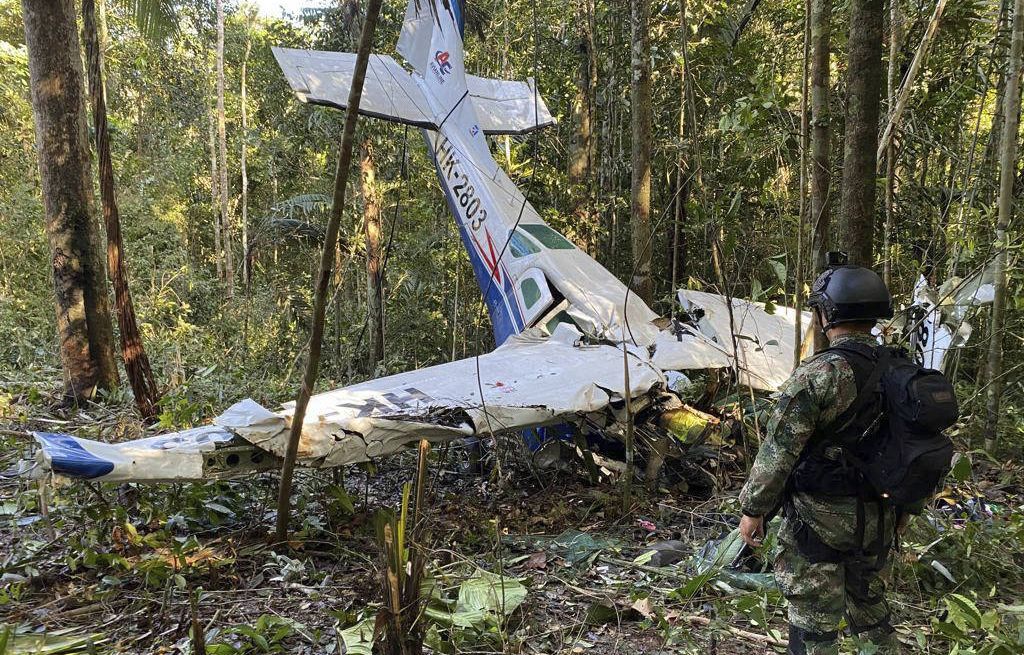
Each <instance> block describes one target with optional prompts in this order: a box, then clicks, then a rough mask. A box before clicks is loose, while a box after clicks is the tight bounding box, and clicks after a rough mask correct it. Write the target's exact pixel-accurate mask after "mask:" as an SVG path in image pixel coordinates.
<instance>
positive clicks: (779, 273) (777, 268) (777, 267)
mask: <svg viewBox="0 0 1024 655" xmlns="http://www.w3.org/2000/svg"><path fill="white" fill-rule="evenodd" d="M768 265H769V266H771V267H772V270H773V271H774V272H775V277H777V278H778V279H779V284H781V285H785V284H786V265H785V264H783V263H782V262H780V261H779V260H777V259H769V260H768Z"/></svg>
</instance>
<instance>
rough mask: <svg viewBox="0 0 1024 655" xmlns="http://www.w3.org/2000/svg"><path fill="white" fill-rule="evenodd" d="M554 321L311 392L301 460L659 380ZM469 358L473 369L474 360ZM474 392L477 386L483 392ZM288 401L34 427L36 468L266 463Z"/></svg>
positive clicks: (518, 418)
mask: <svg viewBox="0 0 1024 655" xmlns="http://www.w3.org/2000/svg"><path fill="white" fill-rule="evenodd" d="M581 337H582V335H581V334H580V333H579V332H578V331H576V330H574V329H573V328H571V327H569V326H562V327H560V328H559V329H557V330H556V331H555V334H554V335H553V336H552V337H544V336H541V335H538V334H537V333H536V332H528V333H525V334H522V335H517V336H516V337H514V338H513V339H511V340H510V341H509V342H508V343H507V344H506V345H504V346H502V347H501V348H498V349H497V350H495V351H494V352H491V353H488V354H486V355H481V356H480V357H479V361H478V360H477V359H476V358H468V359H463V360H458V361H454V362H449V363H447V364H440V365H438V366H431V367H429V368H425V369H420V370H417V371H410V372H408V373H401V374H398V375H392V376H388V377H385V378H380V379H377V380H371V381H369V382H364V383H362V384H356V385H353V386H350V387H344V388H342V389H336V390H334V391H328V392H326V393H322V394H318V395H315V396H313V398H312V399H311V400H310V405H309V409H308V411H307V414H306V418H305V423H304V426H303V433H302V439H301V441H300V444H299V463H300V464H302V465H304V466H310V467H332V466H341V465H344V464H353V463H357V462H363V461H367V460H369V459H371V458H375V457H379V456H382V455H388V454H391V453H394V452H397V451H399V450H401V449H403V448H405V447H407V446H410V445H413V444H415V443H417V442H418V441H419V440H420V439H428V440H431V441H448V440H452V439H456V438H460V437H467V436H472V435H481V436H483V435H489V434H491V433H495V434H498V433H506V432H518V431H521V430H523V429H526V428H531V427H537V426H542V425H550V424H556V423H567V422H579V421H581V420H582V419H583V417H585V416H588V415H594V414H595V413H599V412H605V411H611V407H610V406H611V405H613V404H614V403H616V402H617V401H621V400H623V399H624V398H625V397H626V396H627V395H628V396H629V397H630V398H636V397H639V396H642V395H644V394H646V393H648V392H650V391H652V390H653V389H656V388H660V387H661V386H662V385H663V383H664V377H663V375H662V373H661V371H659V370H658V369H657V367H655V366H654V365H653V364H652V363H651V361H650V360H649V358H648V357H647V356H646V354H645V353H643V352H639V353H637V352H634V351H630V353H629V354H628V361H629V370H630V374H629V389H628V391H627V389H626V387H625V383H624V372H623V352H622V350H621V349H620V348H617V347H614V346H608V345H596V346H593V345H583V344H582V343H581ZM478 365H479V375H478V372H477V366H478ZM481 390H482V392H483V395H482V399H481ZM291 416H292V407H291V404H289V405H286V406H285V407H284V408H283V409H282V410H281V411H278V412H271V411H269V410H267V409H265V408H263V407H262V406H260V405H259V404H258V403H256V402H255V401H252V400H243V401H241V402H238V403H236V404H235V405H233V406H232V407H230V408H228V410H227V411H225V412H224V413H223V414H221V415H220V416H218V417H217V418H215V419H214V421H213V425H210V426H204V427H200V428H195V429H192V430H185V431H182V432H177V433H172V434H167V435H161V436H157V437H149V438H146V439H139V440H135V441H129V442H125V443H120V444H106V443H102V442H98V441H92V440H88V439H80V438H78V437H73V436H70V435H62V434H53V433H41V432H40V433H35V434H34V436H35V437H36V440H37V441H38V442H39V444H40V446H41V449H40V451H39V453H38V457H39V464H40V466H39V469H40V473H42V472H45V471H53V472H54V473H56V474H59V475H63V476H65V477H74V478H86V479H93V480H102V481H125V480H132V481H136V482H160V481H173V480H200V479H212V478H224V477H232V476H234V475H241V474H246V473H250V472H252V471H256V470H262V469H268V468H276V467H277V466H279V462H280V458H282V457H283V455H284V451H285V448H286V445H287V439H288V428H289V424H290V419H291Z"/></svg>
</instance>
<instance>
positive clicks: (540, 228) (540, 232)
mask: <svg viewBox="0 0 1024 655" xmlns="http://www.w3.org/2000/svg"><path fill="white" fill-rule="evenodd" d="M519 227H521V228H522V229H523V230H525V231H526V232H527V233H528V234H529V235H530V236H532V237H534V238H536V239H537V241H540V242H541V243H542V244H543V245H544V247H546V248H551V249H552V250H572V249H574V248H575V247H576V246H574V245H572V244H571V243H570V242H569V241H567V240H566V238H565V237H563V236H562V235H561V234H559V233H558V232H555V231H554V230H552V229H551V228H550V227H548V226H547V225H542V224H541V223H531V224H529V225H520V226H519Z"/></svg>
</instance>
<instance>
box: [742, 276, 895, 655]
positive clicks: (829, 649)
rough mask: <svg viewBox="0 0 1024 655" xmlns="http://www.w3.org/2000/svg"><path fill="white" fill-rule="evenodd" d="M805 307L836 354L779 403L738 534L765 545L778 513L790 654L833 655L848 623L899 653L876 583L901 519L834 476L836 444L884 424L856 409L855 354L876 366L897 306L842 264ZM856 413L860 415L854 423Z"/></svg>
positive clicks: (746, 490)
mask: <svg viewBox="0 0 1024 655" xmlns="http://www.w3.org/2000/svg"><path fill="white" fill-rule="evenodd" d="M808 305H809V306H810V308H811V310H812V311H813V312H815V315H816V317H817V319H818V321H819V323H818V324H819V325H820V326H822V329H823V330H824V332H825V334H826V336H827V337H828V339H829V343H830V349H829V350H826V351H824V352H822V353H819V354H818V355H816V356H814V357H811V358H809V359H808V360H807V361H805V362H803V363H802V364H801V365H800V366H799V367H798V368H797V369H796V371H794V373H793V376H792V377H791V378H790V379H789V380H788V381H787V382H786V383H785V384H784V385H783V386H782V388H781V390H780V391H779V393H778V396H777V401H778V402H777V405H776V406H775V409H774V411H773V412H772V413H771V416H770V418H769V419H768V421H767V424H766V428H767V437H766V439H765V440H764V442H763V443H762V444H761V447H760V450H759V451H758V453H757V459H756V460H755V462H754V465H753V468H752V469H751V471H750V477H749V479H748V480H747V483H746V484H745V485H744V487H743V490H742V492H741V493H740V506H741V509H742V512H743V516H742V519H741V521H740V534H741V536H742V538H743V540H744V541H745V542H746V543H747V544H749V545H751V546H755V547H756V546H760V545H761V538H762V537H763V534H764V522H765V517H766V515H767V516H770V515H773V514H774V513H775V512H777V511H778V510H779V509H780V508H781V509H782V511H783V520H782V524H781V526H780V528H779V536H778V547H777V550H776V554H775V559H774V570H775V577H776V580H777V581H778V584H779V587H780V589H781V590H782V593H783V594H784V595H785V597H786V600H787V601H788V603H789V624H790V628H789V652H790V653H793V654H797V655H803V654H805V653H806V654H810V655H821V654H834V653H838V652H839V647H838V643H837V636H838V629H839V627H840V622H841V620H842V619H843V618H845V619H846V626H847V628H848V629H849V630H850V632H851V633H852V634H854V635H857V636H858V637H859V638H862V639H868V640H870V641H872V642H874V643H875V644H876V645H877V646H879V647H880V650H879V651H878V652H879V653H894V652H897V648H898V644H897V642H896V640H895V638H894V636H893V634H892V627H891V626H890V624H889V607H888V604H887V603H886V601H885V597H884V591H885V583H884V581H883V580H882V578H881V577H880V575H879V573H880V571H881V569H882V567H883V566H884V564H885V560H886V557H887V555H888V553H889V550H890V547H891V545H892V543H893V531H894V530H895V529H896V527H897V526H896V523H897V521H899V522H900V523H901V525H900V528H902V524H903V523H905V517H903V516H897V511H896V509H894V508H893V507H891V506H883V503H881V502H874V501H871V500H869V501H867V502H865V501H864V498H863V494H862V493H860V492H859V490H858V489H856V488H855V487H854V486H851V484H849V483H848V482H847V480H846V479H845V478H843V477H842V476H841V475H837V470H838V469H837V468H836V467H834V466H833V467H829V466H828V463H829V462H828V460H829V456H830V454H831V453H830V447H829V445H828V444H829V440H830V439H832V438H834V437H835V435H836V434H838V433H840V432H842V431H844V430H848V429H854V430H863V429H865V426H870V425H872V423H873V422H874V423H875V424H877V420H878V416H879V414H880V412H881V408H880V407H879V406H878V404H877V403H875V404H868V405H865V404H864V403H863V402H859V399H860V394H859V390H860V387H861V386H864V380H863V378H864V377H865V376H864V375H863V373H862V371H863V370H864V368H865V367H864V366H863V365H857V366H854V365H851V360H853V359H856V358H855V357H852V356H851V355H850V352H856V351H860V352H863V353H865V354H866V356H869V355H867V354H868V353H872V352H873V351H874V350H875V346H877V345H878V343H877V341H876V339H875V338H874V337H873V336H872V334H871V329H872V328H873V327H874V326H875V324H876V322H877V319H880V318H890V317H892V314H893V312H892V299H891V297H890V295H889V291H888V289H886V287H885V283H884V282H882V280H881V278H880V277H879V276H878V275H877V274H876V273H875V272H874V271H871V270H869V269H866V268H862V267H859V266H837V267H833V268H830V269H829V270H827V271H826V272H825V273H823V274H822V275H821V276H820V277H819V278H818V279H817V280H816V281H815V283H814V286H813V288H812V293H811V297H810V298H809V300H808ZM855 401H858V402H855ZM854 405H856V406H855V407H851V406H854ZM850 410H852V411H854V412H855V413H856V414H858V415H856V416H849V414H850V413H851V411H850ZM811 454H814V455H815V456H814V457H811V456H810V455H811ZM833 459H838V457H833ZM842 473H843V474H845V469H843V470H842Z"/></svg>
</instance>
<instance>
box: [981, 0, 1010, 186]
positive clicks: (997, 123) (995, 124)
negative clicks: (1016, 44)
mask: <svg viewBox="0 0 1024 655" xmlns="http://www.w3.org/2000/svg"><path fill="white" fill-rule="evenodd" d="M1012 2H1013V0H1001V2H1000V3H999V18H998V20H997V21H996V35H995V38H996V42H995V43H994V44H993V56H994V58H995V60H996V61H1000V60H1002V58H1003V52H1004V51H1006V50H1005V49H1006V48H1008V47H1009V41H1010V39H1009V38H1008V30H1009V25H1010V6H1011V4H1012ZM997 70H998V71H999V79H998V80H997V82H996V101H995V105H994V113H993V114H992V126H991V129H990V130H989V133H988V142H987V143H986V144H985V157H984V159H983V161H982V165H981V166H982V168H981V170H984V171H990V170H991V171H995V168H996V164H997V160H998V159H999V153H1000V152H1001V150H1000V144H1001V139H1002V135H1003V107H1005V106H1006V72H1007V71H1006V69H1005V68H1003V67H1002V66H999V67H998V68H997ZM985 187H986V189H985V193H984V200H985V201H986V202H988V201H990V200H991V199H992V198H993V197H994V194H993V193H992V191H993V189H992V187H991V186H989V185H985Z"/></svg>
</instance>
